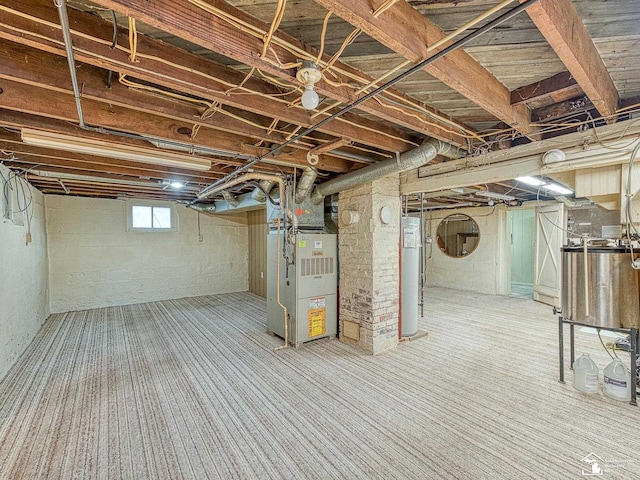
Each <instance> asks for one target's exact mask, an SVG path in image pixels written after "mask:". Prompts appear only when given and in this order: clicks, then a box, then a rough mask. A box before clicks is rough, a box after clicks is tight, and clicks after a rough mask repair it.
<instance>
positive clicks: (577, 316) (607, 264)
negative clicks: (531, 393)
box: [554, 244, 640, 405]
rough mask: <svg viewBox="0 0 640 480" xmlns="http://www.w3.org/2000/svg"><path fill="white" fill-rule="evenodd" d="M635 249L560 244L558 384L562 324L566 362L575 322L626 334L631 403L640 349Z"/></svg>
mask: <svg viewBox="0 0 640 480" xmlns="http://www.w3.org/2000/svg"><path fill="white" fill-rule="evenodd" d="M639 253H640V252H637V253H634V252H632V250H631V249H630V247H628V246H622V247H608V246H585V245H584V244H583V245H582V246H576V247H574V246H566V247H563V249H562V310H561V312H560V317H559V322H558V326H559V357H560V363H559V365H560V382H561V383H564V334H563V327H564V325H565V324H568V325H569V326H570V335H569V338H570V350H571V365H573V364H574V359H575V342H574V330H575V328H574V327H575V326H590V327H594V328H596V329H598V330H600V329H603V330H609V331H614V332H618V333H623V334H628V335H629V345H628V349H629V352H630V353H631V355H630V365H629V366H628V367H627V368H628V369H629V371H631V372H634V375H632V376H631V378H632V379H633V384H632V387H631V389H630V395H629V400H630V403H631V404H632V405H637V403H636V380H635V377H636V375H635V373H636V371H637V364H636V357H638V355H639V354H640V288H639V287H640V280H639V277H638V270H636V269H634V265H635V264H636V262H637V259H638V257H639V256H640V255H639ZM554 311H555V309H554ZM575 374H576V373H575V372H574V375H575ZM605 380H606V379H605Z"/></svg>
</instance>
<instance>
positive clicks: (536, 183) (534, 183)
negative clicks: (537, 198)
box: [516, 177, 546, 187]
mask: <svg viewBox="0 0 640 480" xmlns="http://www.w3.org/2000/svg"><path fill="white" fill-rule="evenodd" d="M516 181H518V182H522V183H526V184H527V185H531V186H534V187H539V186H541V185H545V184H546V182H545V181H543V180H540V179H539V178H537V177H518V178H516Z"/></svg>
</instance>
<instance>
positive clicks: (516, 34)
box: [0, 0, 640, 204]
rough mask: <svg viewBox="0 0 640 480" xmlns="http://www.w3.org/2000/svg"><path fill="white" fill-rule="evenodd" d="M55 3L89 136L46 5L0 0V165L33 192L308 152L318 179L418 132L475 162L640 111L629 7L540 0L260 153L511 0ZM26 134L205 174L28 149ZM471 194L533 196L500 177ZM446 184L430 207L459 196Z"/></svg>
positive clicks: (90, 187) (92, 190) (639, 33)
mask: <svg viewBox="0 0 640 480" xmlns="http://www.w3.org/2000/svg"><path fill="white" fill-rule="evenodd" d="M66 3H67V12H68V17H69V22H70V36H71V40H72V44H73V57H74V61H75V70H76V73H77V78H78V84H79V89H80V94H81V95H80V104H81V107H82V113H83V115H84V121H85V122H86V125H87V126H88V127H89V128H85V129H83V128H80V127H79V124H80V121H79V116H78V111H77V106H76V101H75V99H74V95H73V89H72V82H71V75H70V70H69V63H68V61H67V55H66V51H65V45H64V41H63V33H62V28H61V27H60V17H59V10H58V8H57V7H56V5H55V4H54V2H53V0H31V1H28V2H24V1H19V0H0V47H1V48H0V55H1V57H0V64H1V65H2V67H1V68H0V89H1V90H0V91H1V93H0V126H2V127H3V128H2V129H1V130H0V151H1V155H0V160H1V161H2V162H3V163H4V164H5V165H7V166H8V167H10V168H12V169H14V170H16V171H20V172H26V176H27V178H28V179H29V181H30V182H31V183H32V184H33V185H35V186H36V188H38V189H40V190H41V191H43V192H44V193H52V194H71V195H81V196H92V197H106V198H116V197H136V198H152V199H170V200H179V201H190V200H193V199H194V198H195V194H196V193H197V192H198V191H199V190H200V189H202V188H204V187H206V186H207V185H210V184H211V183H213V182H215V181H217V180H219V179H220V178H223V177H224V176H226V175H228V174H230V173H231V172H233V171H234V170H235V169H237V168H239V167H241V166H243V165H245V164H246V163H247V162H249V161H251V159H254V158H256V157H260V158H261V161H260V162H259V163H257V164H256V165H255V166H254V171H258V172H270V173H285V174H289V173H292V172H294V169H296V168H301V167H306V166H310V163H309V154H310V153H311V154H314V155H315V154H317V155H318V163H317V165H315V166H316V167H317V168H318V170H319V173H320V175H319V181H322V180H323V179H327V178H331V177H333V176H336V175H340V174H342V173H346V172H349V171H352V170H356V169H358V168H362V167H364V166H366V165H369V164H372V163H376V162H379V161H381V160H385V159H389V158H394V157H395V155H396V152H400V153H402V152H406V151H409V150H411V149H413V148H416V147H417V146H419V145H421V144H422V143H423V142H424V141H425V140H427V139H429V138H438V139H440V140H444V141H446V142H449V143H452V144H454V145H456V146H459V147H460V148H462V149H464V150H465V152H466V155H470V156H471V155H478V154H480V153H483V152H487V151H490V150H495V149H508V148H511V147H513V146H516V145H520V144H523V143H528V142H536V141H539V140H542V139H547V138H552V137H555V136H561V135H566V134H569V133H573V132H576V131H578V130H579V129H585V128H592V127H594V126H597V125H603V124H605V123H613V122H616V121H624V120H627V119H629V118H630V117H632V116H633V115H634V114H635V112H636V110H637V108H638V104H640V2H637V1H634V0H575V1H573V2H572V1H570V0H554V1H551V0H542V1H540V2H538V3H536V4H535V5H533V6H530V7H529V8H528V9H527V11H526V12H525V13H520V14H518V15H517V16H515V17H514V18H512V19H510V20H508V21H506V22H505V23H503V24H501V25H499V26H498V27H496V28H494V29H492V30H490V31H489V32H487V33H485V34H483V35H481V36H479V37H478V38H477V39H475V40H473V41H472V42H471V43H469V44H468V45H466V46H464V48H462V49H459V50H457V51H455V52H453V53H450V54H448V55H447V56H446V57H444V58H442V59H440V60H437V61H436V62H434V63H433V64H431V65H429V66H428V67H425V68H424V69H423V70H420V71H419V72H417V73H415V74H413V75H411V76H410V77H408V78H406V79H405V80H403V81H401V82H399V83H398V84H397V85H394V86H393V87H392V88H389V89H387V90H385V91H384V92H382V93H380V94H379V95H377V96H376V97H374V98H372V99H370V100H367V101H366V102H364V103H362V104H361V105H359V106H358V108H356V109H354V110H352V111H350V112H348V113H346V114H345V115H343V116H341V117H339V118H336V119H334V120H332V121H330V122H328V123H326V124H324V125H322V126H321V127H319V128H318V129H317V130H315V131H313V132H310V133H308V134H306V135H304V136H302V137H300V138H298V139H297V140H296V141H294V142H292V143H290V144H288V145H287V146H286V147H285V148H284V149H282V150H281V151H279V152H278V153H277V154H276V155H269V152H270V151H272V150H273V149H274V148H276V147H278V146H280V145H282V144H283V143H284V142H286V141H287V140H290V139H292V138H294V139H295V138H296V137H297V136H298V135H299V134H300V133H301V132H304V131H305V130H306V129H307V128H308V127H312V126H314V125H315V124H317V123H318V122H320V121H321V120H323V119H325V118H327V117H328V116H329V115H331V114H333V113H335V112H337V111H338V110H340V109H341V108H342V107H344V106H345V105H349V104H350V103H352V102H353V101H355V100H357V99H358V98H360V97H361V96H363V95H365V94H366V93H368V92H370V91H371V90H372V89H374V88H375V87H377V86H379V85H382V84H384V83H385V82H386V81H388V80H390V79H392V78H394V77H396V76H397V75H399V74H401V73H402V72H404V71H406V70H408V69H409V68H411V67H412V66H413V65H415V64H417V63H419V62H420V61H422V60H424V59H425V58H428V57H429V56H430V55H433V54H434V53H436V52H437V51H438V50H439V49H441V48H444V47H445V46H446V45H448V44H450V43H451V42H448V43H444V45H443V46H441V47H438V48H434V49H430V47H429V46H431V45H434V44H435V43H436V42H438V40H440V39H442V38H443V37H445V36H446V35H449V34H451V33H452V32H455V31H456V30H457V29H460V28H461V27H463V26H464V25H465V24H468V23H469V22H471V23H472V24H471V25H470V26H469V27H468V28H467V29H465V31H462V32H460V33H459V34H458V35H457V36H455V37H454V38H453V40H457V39H459V38H462V37H464V36H465V35H467V34H469V33H471V32H474V31H475V30H477V29H478V28H480V27H481V26H483V25H485V24H486V23H487V22H488V21H490V20H492V19H494V18H496V17H498V16H500V15H501V14H503V13H505V12H507V11H508V10H510V9H512V8H514V7H516V6H517V5H518V4H519V3H525V2H524V0H522V1H521V2H518V1H511V2H497V1H488V0H458V1H454V2H448V1H444V0H425V1H406V0H399V1H393V0H316V1H313V0H295V1H291V0H290V1H285V0H278V1H275V0H274V1H270V0H261V1H257V0H253V1H249V0H236V1H228V2H224V1H218V0H94V1H91V2H89V1H75V0H70V1H68V2H66ZM302 60H312V61H315V62H316V63H317V65H318V67H319V69H320V70H321V72H322V80H320V81H319V82H318V83H317V84H316V85H315V90H316V91H317V92H318V94H319V95H320V104H319V106H318V108H317V109H315V110H313V111H306V110H305V109H304V108H303V107H302V106H301V104H300V96H301V94H302V92H303V85H301V83H300V82H299V81H298V80H297V79H296V72H297V70H298V68H299V66H300V63H301V61H302ZM24 129H35V130H42V131H46V132H53V133H56V134H59V135H64V136H70V137H74V138H77V137H81V138H84V139H88V140H90V141H95V142H100V144H103V145H106V146H105V150H104V152H106V151H107V149H111V146H115V147H116V148H117V150H118V151H120V150H121V149H122V147H127V148H129V147H137V148H139V149H142V150H144V151H147V152H148V153H149V154H150V155H151V156H154V155H156V156H160V155H164V153H165V152H167V151H169V153H170V155H169V156H170V157H173V156H176V157H179V158H183V157H188V156H191V157H197V158H199V159H204V160H205V161H206V165H207V166H208V164H209V162H210V165H211V166H210V168H207V169H206V170H203V169H202V168H200V169H195V168H194V167H193V166H188V164H181V163H180V160H179V158H178V159H177V160H176V162H177V163H172V162H170V163H169V164H167V163H164V164H154V163H149V161H144V162H143V161H137V160H131V159H126V158H122V157H118V155H117V154H116V155H115V156H114V155H113V154H111V155H106V154H103V155H101V154H99V153H96V152H92V153H87V152H79V151H75V152H74V151H69V149H68V148H66V147H60V146H57V147H53V146H42V145H33V144H27V143H25V142H24V141H23V137H24V135H23V131H24ZM311 158H313V157H311ZM440 161H445V159H443V158H436V159H435V160H434V162H440ZM205 168H206V167H205ZM173 181H181V182H184V183H186V184H187V188H182V189H175V188H173V187H171V186H170V185H169V183H170V182H173ZM470 187H472V188H475V189H476V190H490V191H493V192H497V193H503V194H504V193H508V194H509V195H512V196H514V197H515V198H516V199H517V200H518V201H520V200H522V201H524V200H527V199H531V198H534V197H535V196H536V192H535V190H533V191H532V190H531V189H530V188H529V189H528V188H526V187H524V186H523V185H522V184H520V183H517V182H513V181H508V182H503V183H501V184H491V185H475V186H470ZM242 188H243V187H239V188H238V191H242ZM451 193H452V192H444V193H443V195H442V196H441V197H436V198H432V199H430V200H431V201H436V202H442V203H443V204H447V203H452V202H453V203H455V202H458V201H460V199H459V198H458V197H460V195H451ZM454 193H456V192H454ZM463 197H464V198H467V197H468V193H467V194H465V195H463ZM471 198H472V200H474V201H475V202H476V203H478V202H479V203H480V204H482V203H483V202H485V203H486V202H488V201H489V200H490V199H489V198H486V197H476V196H474V195H473V194H471Z"/></svg>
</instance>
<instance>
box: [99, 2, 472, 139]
mask: <svg viewBox="0 0 640 480" xmlns="http://www.w3.org/2000/svg"><path fill="white" fill-rule="evenodd" d="M94 3H97V4H98V5H101V6H103V7H105V8H109V9H112V10H114V11H116V12H119V13H121V14H123V15H128V16H131V17H133V18H136V19H138V20H140V21H142V22H144V23H146V24H148V25H150V26H153V27H155V28H158V29H160V30H163V31H165V32H167V33H170V34H171V35H175V36H177V37H180V38H183V39H185V40H188V41H190V42H192V43H195V44H197V45H200V46H202V47H204V48H207V49H209V50H212V51H214V52H217V53H220V54H222V55H224V56H226V57H229V58H232V59H234V60H236V61H239V62H241V63H243V64H245V65H248V66H250V67H256V68H259V69H261V70H263V71H265V72H268V73H269V74H271V75H275V76H276V77H279V78H281V79H284V80H286V81H288V82H292V83H293V84H295V85H299V82H298V81H297V80H296V69H295V68H288V69H284V68H281V67H280V66H279V65H287V64H295V63H297V62H298V61H299V59H300V54H298V53H292V52H291V51H290V50H289V49H285V48H283V47H281V46H280V45H278V43H277V42H275V41H272V42H271V46H270V53H269V54H268V59H265V58H262V56H261V53H262V49H263V45H264V42H263V36H264V35H263V34H262V33H260V34H257V35H252V34H250V33H247V32H246V31H243V30H240V29H239V28H237V27H235V26H233V25H231V24H230V23H229V22H227V21H225V20H223V19H221V18H220V17H219V16H216V15H213V14H211V13H209V12H207V11H205V10H204V9H201V8H199V7H196V6H195V5H193V4H192V3H190V2H189V1H188V0H150V1H141V0H94ZM208 3H209V4H210V5H211V6H212V7H214V8H216V9H218V10H219V11H220V12H223V13H224V15H227V16H230V17H233V18H235V19H238V20H239V21H240V22H243V23H245V24H247V25H251V26H252V27H253V28H256V29H257V30H259V31H260V32H264V33H266V32H268V31H269V28H270V26H269V25H267V24H265V23H264V22H261V21H260V20H258V19H256V18H254V17H252V16H250V15H247V14H246V13H244V12H243V11H241V10H240V9H238V8H235V7H233V6H231V5H229V4H228V3H226V2H224V1H221V0H209V1H208ZM403 3H404V2H403ZM274 37H275V38H277V39H282V40H283V41H286V42H287V43H288V44H290V45H294V47H295V48H296V49H298V50H299V51H301V52H306V53H307V54H308V55H309V56H310V57H312V58H316V57H317V56H318V55H319V52H318V51H317V49H315V48H314V47H312V46H310V45H307V44H304V43H303V42H301V41H300V40H298V39H296V38H294V37H292V36H290V35H287V34H285V33H282V32H280V31H277V32H275V33H274ZM330 60H331V57H330V55H328V54H325V55H323V57H322V62H325V63H327V62H329V61H330ZM332 71H333V72H334V73H335V77H332V82H331V83H329V82H326V81H323V80H321V81H320V82H318V83H317V84H316V91H317V92H318V93H320V94H322V95H326V96H328V97H330V98H333V99H335V100H338V101H340V102H342V103H344V104H349V103H351V102H353V101H355V100H356V99H357V98H358V96H357V95H356V93H355V90H354V88H352V87H351V86H347V85H349V84H350V83H351V82H352V77H351V76H348V75H346V74H345V72H347V73H349V74H350V75H355V76H357V77H359V78H361V79H363V81H364V82H367V83H368V82H370V81H373V80H374V79H373V78H370V77H368V76H367V75H365V74H364V73H362V72H360V71H358V70H356V69H355V68H353V67H350V66H349V65H347V64H345V63H342V62H340V61H336V62H335V63H333V68H332ZM391 91H393V93H394V94H395V95H397V98H400V99H403V100H406V101H410V102H411V103H413V104H414V105H415V104H416V103H417V102H416V101H415V100H412V99H410V98H409V97H408V96H407V95H406V94H404V93H402V92H400V91H397V90H389V91H388V92H391ZM425 108H426V109H428V110H429V111H430V112H432V113H431V114H415V115H407V114H406V112H404V111H398V110H397V109H395V108H388V107H385V106H383V105H381V104H380V103H378V102H377V101H376V100H375V99H371V100H368V101H367V102H364V103H363V104H361V105H360V106H359V109H360V110H363V111H365V112H367V113H370V114H372V115H375V116H377V117H379V118H382V119H385V120H387V121H390V122H392V123H395V124H397V125H402V126H404V127H406V128H409V129H412V130H414V131H416V132H420V133H422V134H424V135H428V136H431V137H435V138H439V139H441V140H444V141H447V142H451V143H454V144H456V145H459V146H462V145H465V146H466V140H465V138H464V137H463V136H462V135H461V134H460V133H458V132H456V131H455V129H454V128H453V127H452V126H451V123H450V122H449V121H445V122H443V121H441V120H438V119H437V118H438V117H440V118H445V119H448V120H451V119H450V117H448V116H447V115H446V114H443V113H441V112H437V111H436V110H435V109H433V108H430V107H426V106H425ZM315 120H320V118H316V119H315ZM451 121H452V120H451ZM454 123H455V122H454Z"/></svg>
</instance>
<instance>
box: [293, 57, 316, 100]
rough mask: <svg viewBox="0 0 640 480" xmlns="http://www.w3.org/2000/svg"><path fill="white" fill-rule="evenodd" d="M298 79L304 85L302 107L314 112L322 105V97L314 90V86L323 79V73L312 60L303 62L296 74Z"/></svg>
mask: <svg viewBox="0 0 640 480" xmlns="http://www.w3.org/2000/svg"><path fill="white" fill-rule="evenodd" d="M296 78H297V79H298V81H299V82H300V83H302V85H304V92H303V93H302V98H301V101H302V106H303V107H304V109H305V110H314V109H315V108H316V107H317V106H318V105H319V104H320V97H319V96H318V94H317V93H316V91H315V90H314V89H313V86H314V85H315V84H316V83H318V82H319V81H320V80H321V79H322V73H320V70H318V66H317V65H316V64H315V63H314V62H312V61H311V60H303V61H302V66H301V67H300V68H299V69H298V72H297V73H296Z"/></svg>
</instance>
